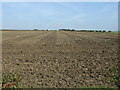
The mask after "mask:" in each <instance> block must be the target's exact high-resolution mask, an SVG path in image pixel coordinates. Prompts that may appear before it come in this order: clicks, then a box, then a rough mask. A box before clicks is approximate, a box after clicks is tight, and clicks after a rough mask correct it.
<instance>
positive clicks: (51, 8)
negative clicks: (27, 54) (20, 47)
mask: <svg viewBox="0 0 120 90" xmlns="http://www.w3.org/2000/svg"><path fill="white" fill-rule="evenodd" d="M2 28H3V29H18V30H21V29H22V30H24V29H25V30H33V29H48V30H56V29H60V28H66V29H77V30H78V29H80V30H81V29H93V30H97V29H101V30H112V31H117V30H118V3H117V2H3V3H2Z"/></svg>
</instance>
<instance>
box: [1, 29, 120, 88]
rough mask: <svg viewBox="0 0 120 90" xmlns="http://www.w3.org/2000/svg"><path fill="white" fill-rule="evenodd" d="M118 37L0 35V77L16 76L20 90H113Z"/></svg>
mask: <svg viewBox="0 0 120 90" xmlns="http://www.w3.org/2000/svg"><path fill="white" fill-rule="evenodd" d="M117 50H118V35H117V34H112V33H102V32H101V33H100V32H69V31H3V32H2V60H3V62H2V65H3V68H2V70H3V75H6V74H9V73H12V72H16V73H17V74H18V76H19V77H21V81H20V83H19V85H20V87H34V88H42V87H43V88H53V87H54V88H57V87H61V88H64V87H66V88H68V87H72V88H73V87H77V88H79V87H82V86H92V87H96V86H106V87H116V86H115V85H114V84H113V83H112V82H109V78H108V77H109V75H111V72H110V69H111V68H113V67H116V66H117V62H118V56H117V55H118V54H117Z"/></svg>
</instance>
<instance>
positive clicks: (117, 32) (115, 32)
mask: <svg viewBox="0 0 120 90" xmlns="http://www.w3.org/2000/svg"><path fill="white" fill-rule="evenodd" d="M108 33H113V34H120V31H111V32H108Z"/></svg>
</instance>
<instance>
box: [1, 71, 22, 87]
mask: <svg viewBox="0 0 120 90" xmlns="http://www.w3.org/2000/svg"><path fill="white" fill-rule="evenodd" d="M20 80H21V78H20V77H19V76H18V75H17V74H16V73H15V72H13V73H10V74H7V75H6V74H5V75H3V77H2V86H4V85H5V84H12V83H13V82H15V83H14V84H12V85H11V86H8V87H7V88H19V82H20Z"/></svg>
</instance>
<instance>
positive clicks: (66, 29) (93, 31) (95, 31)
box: [59, 29, 111, 32]
mask: <svg viewBox="0 0 120 90" xmlns="http://www.w3.org/2000/svg"><path fill="white" fill-rule="evenodd" d="M59 31H78V32H107V31H105V30H75V29H59ZM108 32H111V31H108Z"/></svg>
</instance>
